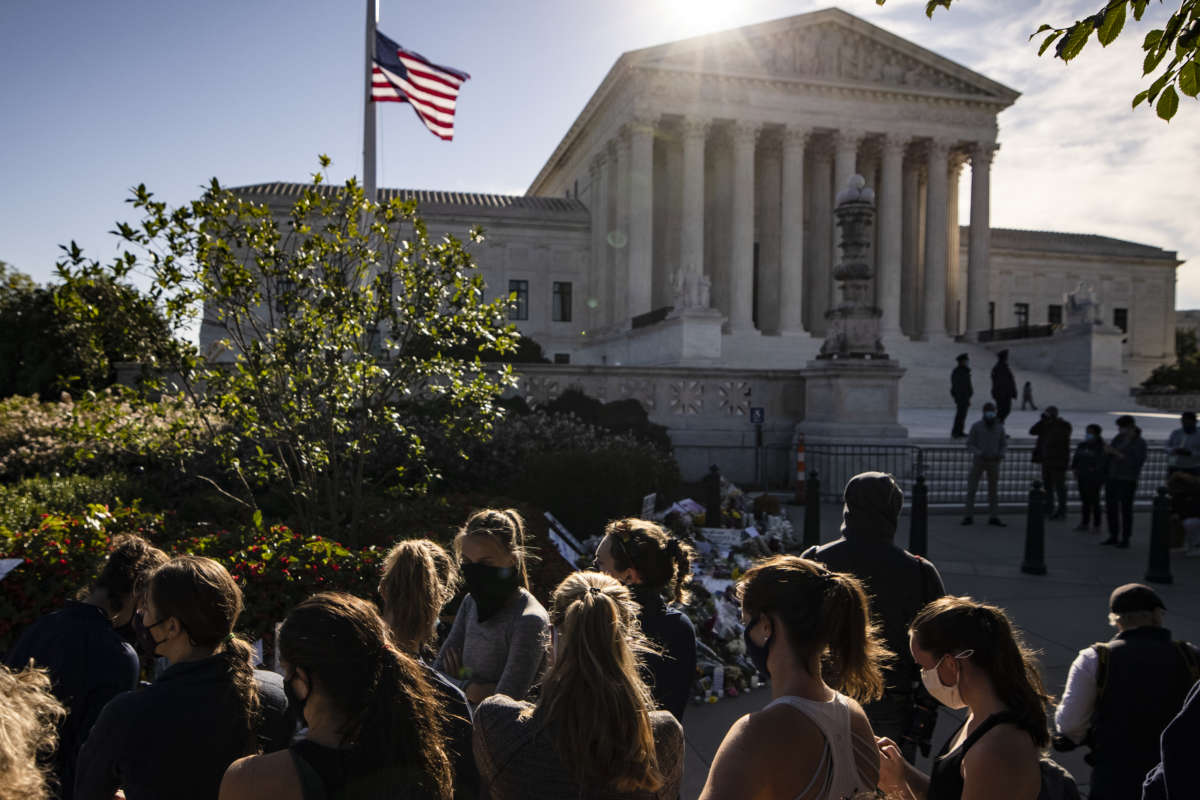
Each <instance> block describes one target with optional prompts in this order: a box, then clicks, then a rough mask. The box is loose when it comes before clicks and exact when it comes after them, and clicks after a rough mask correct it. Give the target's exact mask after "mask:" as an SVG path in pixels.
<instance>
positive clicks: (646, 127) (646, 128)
mask: <svg viewBox="0 0 1200 800" xmlns="http://www.w3.org/2000/svg"><path fill="white" fill-rule="evenodd" d="M657 129H658V115H657V114H650V113H647V112H639V113H635V114H634V115H633V117H632V118H631V119H630V120H629V122H626V123H625V124H624V125H622V126H621V130H622V132H623V133H624V134H625V135H626V136H633V135H635V134H643V135H645V134H649V135H650V136H653V135H654V132H655V131H656V130H657Z"/></svg>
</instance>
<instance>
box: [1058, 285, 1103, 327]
mask: <svg viewBox="0 0 1200 800" xmlns="http://www.w3.org/2000/svg"><path fill="white" fill-rule="evenodd" d="M1065 300H1066V306H1067V327H1068V328H1074V327H1077V326H1080V325H1083V326H1089V327H1090V326H1092V325H1098V324H1100V306H1099V304H1097V303H1096V290H1095V289H1094V288H1092V286H1091V284H1089V283H1088V282H1086V281H1080V282H1079V285H1078V286H1076V287H1075V291H1073V292H1068V293H1067V296H1066V298H1065Z"/></svg>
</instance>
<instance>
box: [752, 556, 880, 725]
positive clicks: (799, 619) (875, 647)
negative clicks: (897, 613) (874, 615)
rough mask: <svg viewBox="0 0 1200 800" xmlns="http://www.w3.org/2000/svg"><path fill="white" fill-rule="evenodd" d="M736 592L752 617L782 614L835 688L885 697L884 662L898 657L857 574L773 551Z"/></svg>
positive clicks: (799, 646) (795, 640) (865, 697)
mask: <svg viewBox="0 0 1200 800" xmlns="http://www.w3.org/2000/svg"><path fill="white" fill-rule="evenodd" d="M737 596H738V600H739V601H740V602H741V604H742V610H743V611H744V612H745V613H746V614H747V615H749V616H750V617H754V616H756V615H758V614H763V613H767V612H772V613H774V614H775V615H776V616H778V617H779V619H780V621H781V622H782V623H783V627H784V630H785V633H786V635H787V638H788V641H790V642H791V644H792V647H793V648H795V650H796V652H797V654H798V655H800V656H801V657H802V658H803V659H804V660H805V662H807V661H808V660H809V659H810V658H811V657H812V656H813V655H818V656H820V658H821V661H822V673H823V675H824V676H825V678H826V679H827V680H829V682H830V685H831V686H832V687H833V688H834V689H837V690H838V691H840V692H842V693H843V694H846V695H849V696H850V697H853V698H854V699H855V700H858V701H859V702H860V703H865V702H869V701H871V700H878V699H879V698H880V697H882V696H883V688H884V679H883V665H884V664H885V663H887V662H888V661H890V660H891V659H892V658H893V657H894V656H893V653H892V652H891V651H890V650H888V649H887V647H886V646H884V643H883V640H882V637H881V636H880V633H879V626H878V625H876V624H875V623H874V622H873V621H872V620H871V606H870V601H869V600H868V599H867V593H866V592H865V591H864V590H863V586H862V583H861V582H859V580H858V579H857V578H855V577H854V576H853V575H850V574H849V573H845V572H830V571H829V570H828V569H826V568H825V567H824V566H823V565H821V564H818V563H817V562H815V561H808V560H807V559H803V558H800V557H799V556H772V557H771V558H767V559H763V560H762V561H759V562H757V563H756V564H754V566H752V567H750V569H748V570H747V571H746V574H745V575H744V576H742V579H741V582H740V583H739V584H738V586H737Z"/></svg>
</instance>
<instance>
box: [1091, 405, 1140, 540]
mask: <svg viewBox="0 0 1200 800" xmlns="http://www.w3.org/2000/svg"><path fill="white" fill-rule="evenodd" d="M1117 430H1118V433H1117V435H1116V436H1115V437H1113V440H1112V441H1111V442H1110V443H1109V444H1108V446H1107V447H1105V448H1104V452H1105V453H1106V454H1107V455H1108V458H1109V460H1108V480H1107V481H1106V482H1105V484H1104V510H1105V512H1106V513H1107V515H1108V538H1107V539H1105V540H1104V541H1103V542H1101V543H1100V544H1111V545H1116V546H1117V547H1122V548H1124V547H1129V537H1130V535H1132V533H1133V498H1134V496H1135V495H1137V484H1138V477H1139V476H1140V475H1141V472H1142V464H1144V463H1146V440H1145V439H1143V438H1142V429H1141V428H1139V427H1138V426H1137V425H1135V424H1134V420H1133V417H1131V416H1130V415H1128V414H1124V415H1122V416H1120V417H1117Z"/></svg>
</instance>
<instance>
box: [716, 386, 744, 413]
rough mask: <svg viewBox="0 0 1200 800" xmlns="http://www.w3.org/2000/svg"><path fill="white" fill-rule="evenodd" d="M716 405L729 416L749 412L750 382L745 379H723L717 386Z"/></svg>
mask: <svg viewBox="0 0 1200 800" xmlns="http://www.w3.org/2000/svg"><path fill="white" fill-rule="evenodd" d="M717 405H718V407H720V409H721V411H723V412H725V413H726V414H728V415H729V416H731V417H732V416H735V415H736V416H740V417H744V416H746V415H747V414H749V413H750V384H749V383H747V382H746V381H724V382H722V383H721V385H720V386H718V387H717Z"/></svg>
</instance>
